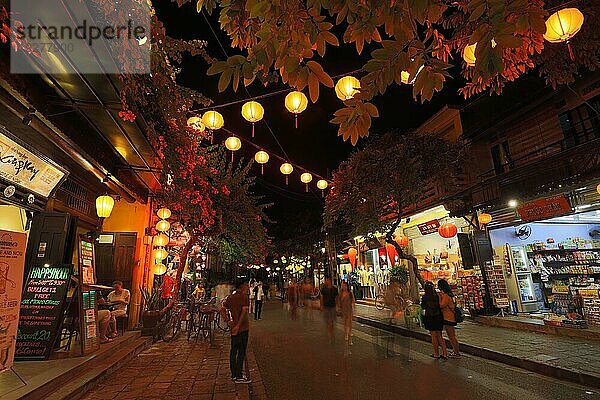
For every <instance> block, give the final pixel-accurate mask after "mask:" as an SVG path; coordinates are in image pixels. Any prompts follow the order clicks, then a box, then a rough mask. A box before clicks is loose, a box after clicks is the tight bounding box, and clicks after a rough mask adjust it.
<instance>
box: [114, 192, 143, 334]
mask: <svg viewBox="0 0 600 400" xmlns="http://www.w3.org/2000/svg"><path fill="white" fill-rule="evenodd" d="M150 213H151V211H150V203H149V202H148V204H141V203H138V202H135V203H128V202H126V201H124V200H121V201H117V202H115V207H114V208H113V211H112V213H111V214H110V217H108V218H106V219H105V220H104V223H103V224H102V231H103V232H136V233H137V243H136V254H135V261H136V262H135V267H134V269H133V274H132V278H131V286H132V287H131V288H128V289H129V290H130V291H131V302H130V305H129V326H130V327H133V326H135V325H137V323H138V317H139V314H140V307H141V303H142V295H141V292H140V286H142V285H143V283H144V272H145V268H146V252H147V250H148V246H147V245H145V244H144V235H145V229H146V227H147V226H148V221H149V218H150Z"/></svg>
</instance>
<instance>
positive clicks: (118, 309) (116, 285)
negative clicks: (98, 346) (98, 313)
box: [108, 281, 131, 338]
mask: <svg viewBox="0 0 600 400" xmlns="http://www.w3.org/2000/svg"><path fill="white" fill-rule="evenodd" d="M113 289H114V290H113V291H112V292H110V293H109V294H108V301H109V302H111V303H116V304H115V306H114V308H113V310H112V311H111V312H110V321H109V325H110V327H109V330H110V332H111V334H110V335H109V337H113V338H114V337H116V336H117V318H118V317H123V316H126V315H127V305H128V304H129V299H130V297H131V295H130V294H129V290H127V289H124V288H123V282H121V281H114V282H113Z"/></svg>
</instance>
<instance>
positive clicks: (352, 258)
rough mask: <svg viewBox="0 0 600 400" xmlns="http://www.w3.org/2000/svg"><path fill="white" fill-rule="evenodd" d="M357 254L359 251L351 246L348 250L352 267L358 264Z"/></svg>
mask: <svg viewBox="0 0 600 400" xmlns="http://www.w3.org/2000/svg"><path fill="white" fill-rule="evenodd" d="M357 254H358V251H357V250H356V249H355V248H354V247H350V249H349V250H348V258H349V259H350V265H352V267H354V265H355V264H356V255H357Z"/></svg>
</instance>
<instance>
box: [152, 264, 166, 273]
mask: <svg viewBox="0 0 600 400" xmlns="http://www.w3.org/2000/svg"><path fill="white" fill-rule="evenodd" d="M165 272H167V266H166V265H165V264H156V265H155V266H154V275H162V274H164V273H165Z"/></svg>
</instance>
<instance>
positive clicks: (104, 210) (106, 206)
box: [96, 195, 115, 218]
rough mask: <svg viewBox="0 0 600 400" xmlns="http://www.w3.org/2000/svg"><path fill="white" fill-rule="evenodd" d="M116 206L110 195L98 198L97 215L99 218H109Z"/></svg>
mask: <svg viewBox="0 0 600 400" xmlns="http://www.w3.org/2000/svg"><path fill="white" fill-rule="evenodd" d="M114 206H115V199H113V198H112V197H110V196H108V195H104V196H98V198H97V199H96V213H97V214H98V217H99V218H108V217H110V214H111V213H112V210H113V207H114Z"/></svg>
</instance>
